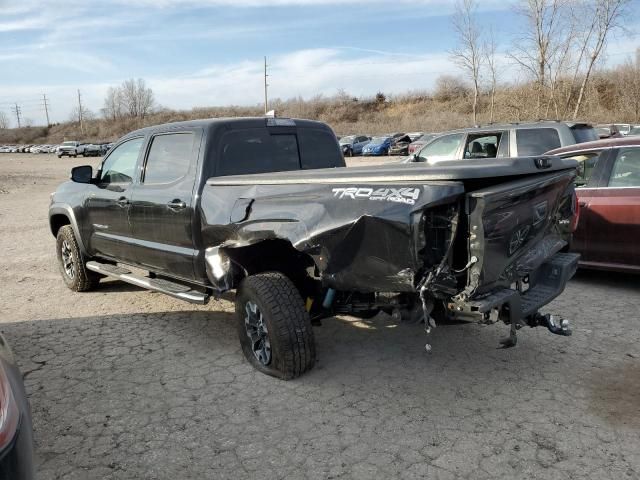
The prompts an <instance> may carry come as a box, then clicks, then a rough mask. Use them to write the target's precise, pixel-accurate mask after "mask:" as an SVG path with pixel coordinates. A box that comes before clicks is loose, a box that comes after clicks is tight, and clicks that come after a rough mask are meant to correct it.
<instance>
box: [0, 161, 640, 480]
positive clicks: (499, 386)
mask: <svg viewBox="0 0 640 480" xmlns="http://www.w3.org/2000/svg"><path fill="white" fill-rule="evenodd" d="M90 162H91V163H93V164H96V163H97V161H96V160H95V159H92V160H91V161H90ZM356 162H357V160H356ZM82 163H87V162H86V161H84V160H83V159H81V158H79V159H62V160H59V159H57V158H56V157H55V156H53V155H25V154H0V224H1V225H2V229H1V234H0V244H1V249H2V250H1V251H2V252H3V254H2V259H3V261H2V264H1V266H0V269H1V272H2V282H1V285H2V288H1V290H0V305H2V309H1V311H0V322H1V323H2V325H0V329H1V330H2V332H3V333H4V334H5V335H6V337H7V338H8V340H9V342H10V344H11V345H12V346H13V349H14V352H15V354H16V356H17V358H18V361H19V364H20V366H21V368H22V371H23V373H24V374H25V376H26V386H27V390H28V392H29V394H30V398H31V404H32V410H33V415H34V427H35V437H36V452H37V462H38V470H39V478H41V479H82V480H84V479H205V478H233V479H236V478H267V479H272V478H292V479H293V478H296V479H297V478H323V479H328V478H365V479H371V478H430V479H454V478H470V479H485V478H486V479H520V478H522V479H531V478H536V479H552V478H553V479H556V478H558V479H598V480H601V479H608V478H611V479H618V480H619V479H626V478H629V479H635V478H640V325H639V322H640V319H639V318H638V317H639V315H638V311H639V309H638V304H639V303H640V282H639V281H638V278H637V277H632V276H624V275H619V274H609V273H607V274H603V273H595V272H582V273H579V274H578V276H577V277H576V279H574V280H573V281H572V282H571V284H570V285H569V287H568V289H567V291H566V292H565V294H564V295H563V296H562V297H560V298H559V299H558V300H556V301H555V302H554V303H553V305H552V306H551V308H550V309H549V311H552V312H556V313H561V314H563V315H564V316H565V317H567V318H569V319H571V320H572V322H573V328H574V335H573V337H570V338H564V337H558V336H554V335H551V334H550V333H548V332H547V331H546V330H543V329H527V330H521V331H520V334H519V342H518V346H517V347H516V348H512V349H508V350H501V349H497V346H498V340H499V338H500V337H501V336H503V335H506V334H507V332H508V329H507V327H506V326H491V327H481V326H477V325H446V326H441V327H440V328H436V329H435V331H434V333H433V334H432V335H431V338H430V339H429V342H430V343H431V344H432V345H433V353H431V354H427V353H425V351H424V344H425V342H426V337H425V335H424V334H423V332H422V330H421V327H420V326H417V325H406V324H400V325H396V324H393V323H392V322H391V321H390V319H389V318H388V317H386V316H384V315H379V316H378V317H376V318H375V319H373V320H372V321H367V322H361V321H356V320H355V319H353V318H349V317H339V318H332V319H328V320H325V321H324V322H323V323H324V325H323V326H322V327H316V329H315V333H316V339H317V344H318V358H319V359H318V363H317V365H316V367H315V369H314V370H312V371H311V372H310V373H309V374H307V375H305V376H303V377H302V378H300V379H298V380H295V381H292V382H282V381H279V380H276V379H273V378H271V377H266V376H263V375H260V374H257V373H256V372H254V370H253V369H252V368H251V367H249V365H248V364H247V363H246V362H245V361H244V359H243V357H242V354H241V352H240V348H239V345H238V341H237V339H236V333H235V329H234V324H233V317H232V313H231V312H232V303H231V302H229V301H228V300H219V301H215V302H211V303H210V304H209V305H208V306H205V307H197V306H193V305H189V304H186V303H181V302H180V301H178V300H174V299H171V298H169V297H166V296H163V295H161V294H157V293H150V292H146V291H143V290H140V289H138V288H136V287H133V286H129V285H125V284H121V283H118V282H111V281H105V282H104V283H103V284H101V286H100V288H99V289H98V290H96V291H94V292H90V293H82V294H78V293H72V292H70V291H69V290H67V289H66V288H65V287H64V286H63V283H62V281H61V279H60V278H59V273H58V271H57V266H56V263H55V255H54V244H55V243H54V239H53V237H52V236H51V234H50V233H49V230H48V225H47V206H48V203H49V193H50V192H51V191H53V190H54V189H55V186H56V185H57V184H58V183H59V182H60V181H62V180H64V179H65V178H67V177H68V172H69V170H70V168H71V166H72V165H77V164H82ZM229 298H232V297H231V296H230V297H229Z"/></svg>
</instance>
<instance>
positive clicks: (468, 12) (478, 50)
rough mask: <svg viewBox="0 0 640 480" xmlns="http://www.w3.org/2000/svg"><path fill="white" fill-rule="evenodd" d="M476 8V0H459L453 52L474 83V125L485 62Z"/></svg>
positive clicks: (455, 18)
mask: <svg viewBox="0 0 640 480" xmlns="http://www.w3.org/2000/svg"><path fill="white" fill-rule="evenodd" d="M476 9H477V5H476V0H457V2H456V11H455V14H454V16H453V28H454V30H455V32H456V36H457V37H458V46H457V47H456V48H455V49H454V50H452V52H451V56H452V58H453V61H454V62H455V63H456V64H457V65H458V66H459V67H460V68H461V69H462V70H463V71H465V72H466V73H467V74H468V75H469V77H470V78H471V82H472V84H473V123H474V125H475V124H477V120H478V97H479V95H480V69H481V67H482V63H483V55H482V46H481V39H480V30H479V28H478V25H477V24H476V19H475V13H476Z"/></svg>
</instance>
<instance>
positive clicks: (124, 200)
mask: <svg viewBox="0 0 640 480" xmlns="http://www.w3.org/2000/svg"><path fill="white" fill-rule="evenodd" d="M116 203H117V204H118V206H119V207H122V208H124V207H126V206H127V205H129V199H128V198H127V197H120V198H119V199H118V200H116Z"/></svg>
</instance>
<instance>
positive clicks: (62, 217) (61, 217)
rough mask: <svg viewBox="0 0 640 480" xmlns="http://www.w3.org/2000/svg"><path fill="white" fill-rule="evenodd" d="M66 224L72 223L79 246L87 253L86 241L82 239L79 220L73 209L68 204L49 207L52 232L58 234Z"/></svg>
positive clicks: (83, 252) (84, 253)
mask: <svg viewBox="0 0 640 480" xmlns="http://www.w3.org/2000/svg"><path fill="white" fill-rule="evenodd" d="M65 225H71V228H72V229H73V234H74V235H75V237H76V241H77V242H78V246H79V247H80V251H81V252H82V254H83V255H86V253H87V251H86V249H85V246H84V242H83V241H82V236H81V235H80V230H79V229H78V222H77V221H76V217H75V215H74V213H73V209H72V208H71V207H70V206H68V205H60V204H58V205H55V204H54V205H52V206H51V207H50V208H49V228H50V230H51V234H52V235H53V236H54V237H55V236H57V235H58V231H59V230H60V229H61V228H62V227H64V226H65Z"/></svg>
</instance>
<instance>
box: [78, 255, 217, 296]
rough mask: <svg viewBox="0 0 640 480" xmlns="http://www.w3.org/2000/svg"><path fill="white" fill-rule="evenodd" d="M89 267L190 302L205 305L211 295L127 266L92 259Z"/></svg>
mask: <svg viewBox="0 0 640 480" xmlns="http://www.w3.org/2000/svg"><path fill="white" fill-rule="evenodd" d="M87 268H88V269H89V270H91V271H92V272H96V273H99V274H101V275H106V276H107V277H112V278H117V279H118V280H122V281H123V282H127V283H131V284H132V285H136V286H138V287H142V288H146V289H148V290H153V291H154V292H160V293H164V294H166V295H169V296H171V297H174V298H178V299H180V300H184V301H186V302H189V303H198V304H200V305H204V304H205V303H207V302H208V301H209V295H207V294H206V293H203V292H199V291H197V290H192V289H191V288H189V287H187V286H186V285H182V284H180V283H176V282H171V281H169V280H164V279H161V278H149V277H142V276H139V275H135V274H134V273H132V272H131V271H129V270H127V268H125V267H119V266H117V265H111V264H108V263H100V262H96V261H91V262H87Z"/></svg>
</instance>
